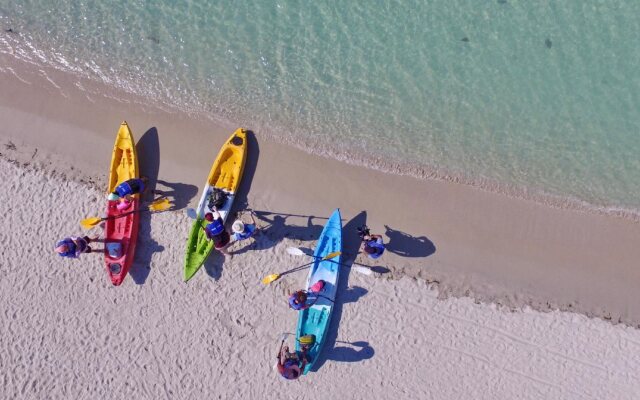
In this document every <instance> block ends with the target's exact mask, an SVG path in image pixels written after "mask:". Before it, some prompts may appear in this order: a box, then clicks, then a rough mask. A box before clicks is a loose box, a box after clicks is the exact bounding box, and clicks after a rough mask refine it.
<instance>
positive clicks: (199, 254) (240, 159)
mask: <svg viewBox="0 0 640 400" xmlns="http://www.w3.org/2000/svg"><path fill="white" fill-rule="evenodd" d="M246 158H247V131H246V130H245V129H243V128H238V129H237V130H236V131H235V132H234V133H233V134H232V135H231V136H230V137H229V139H227V141H226V142H225V144H224V145H223V146H222V148H221V149H220V152H219V153H218V156H217V157H216V159H215V161H214V163H213V166H212V167H211V170H210V171H209V177H208V178H207V182H206V183H205V185H204V187H203V189H202V194H201V196H200V201H199V202H198V207H197V208H196V214H197V215H196V220H195V221H194V222H193V225H192V226H191V230H190V231H189V237H188V238H187V250H186V254H185V264H184V281H185V282H187V281H188V280H189V279H191V278H192V277H193V276H194V275H195V274H196V272H198V270H199V269H200V267H202V265H203V264H204V262H205V261H206V259H207V257H208V256H209V254H210V253H211V250H213V247H214V245H213V241H212V240H208V239H207V236H206V234H205V233H204V229H203V228H204V227H205V226H206V224H207V223H208V222H207V221H206V220H205V219H204V216H205V215H206V214H207V213H209V212H212V211H213V210H211V209H210V208H209V198H210V196H211V194H212V193H213V191H214V189H220V190H223V191H224V192H225V194H226V195H227V198H226V200H225V202H224V205H223V206H222V207H220V208H218V212H219V213H220V216H221V217H222V220H223V221H224V222H226V221H227V217H228V215H229V212H230V211H231V207H232V206H233V200H234V198H235V195H236V193H237V191H238V188H239V186H240V181H241V180H242V174H243V173H244V165H245V162H246Z"/></svg>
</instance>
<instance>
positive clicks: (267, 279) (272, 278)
mask: <svg viewBox="0 0 640 400" xmlns="http://www.w3.org/2000/svg"><path fill="white" fill-rule="evenodd" d="M278 278H280V274H271V275H267V276H265V277H264V278H262V283H263V284H265V285H268V284H270V283H271V282H273V281H275V280H276V279H278Z"/></svg>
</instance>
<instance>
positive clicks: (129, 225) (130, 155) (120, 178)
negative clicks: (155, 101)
mask: <svg viewBox="0 0 640 400" xmlns="http://www.w3.org/2000/svg"><path fill="white" fill-rule="evenodd" d="M139 177H140V171H139V169H138V157H137V154H136V146H135V143H134V141H133V134H132V133H131V130H130V129H129V125H127V122H126V121H124V122H122V124H121V125H120V129H119V130H118V135H117V136H116V143H115V145H114V146H113V155H112V156H111V167H110V169H109V184H108V186H107V189H108V193H111V192H113V191H114V190H115V188H116V186H118V185H119V184H120V183H122V182H124V181H126V180H129V179H133V178H139ZM139 197H140V196H139V195H134V196H133V202H132V204H131V206H130V207H129V208H127V209H125V210H118V209H117V207H116V206H117V204H118V201H117V200H107V217H108V218H107V220H106V224H105V242H104V244H105V246H104V248H105V251H104V260H105V264H106V267H107V272H108V273H109V277H110V278H111V283H113V284H114V285H116V286H118V285H120V284H121V283H122V281H123V280H124V278H125V277H126V276H127V273H128V272H129V268H130V267H131V264H132V263H133V257H134V255H135V250H136V241H137V238H138V221H139V215H140V214H139V213H138V212H136V211H138V209H139V207H140V198H139ZM132 211H133V212H132Z"/></svg>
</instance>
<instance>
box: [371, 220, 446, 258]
mask: <svg viewBox="0 0 640 400" xmlns="http://www.w3.org/2000/svg"><path fill="white" fill-rule="evenodd" d="M384 227H385V228H386V232H385V235H386V236H387V237H388V238H389V242H388V243H386V244H385V247H386V249H387V251H389V252H391V253H394V254H397V255H399V256H402V257H428V256H430V255H432V254H433V253H435V252H436V246H435V245H434V244H433V242H432V241H431V240H429V239H428V238H427V237H426V236H412V235H410V234H408V233H405V232H402V231H398V230H395V229H393V228H390V227H389V226H388V225H385V226H384Z"/></svg>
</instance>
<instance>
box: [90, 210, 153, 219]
mask: <svg viewBox="0 0 640 400" xmlns="http://www.w3.org/2000/svg"><path fill="white" fill-rule="evenodd" d="M143 211H151V208H149V207H147V208H141V209H139V210H132V211H127V212H126V213H123V214H120V215H116V216H115V217H104V218H100V221H101V222H102V221H106V220H108V219H118V218H122V217H126V216H127V215H131V214H135V213H139V212H143Z"/></svg>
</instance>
